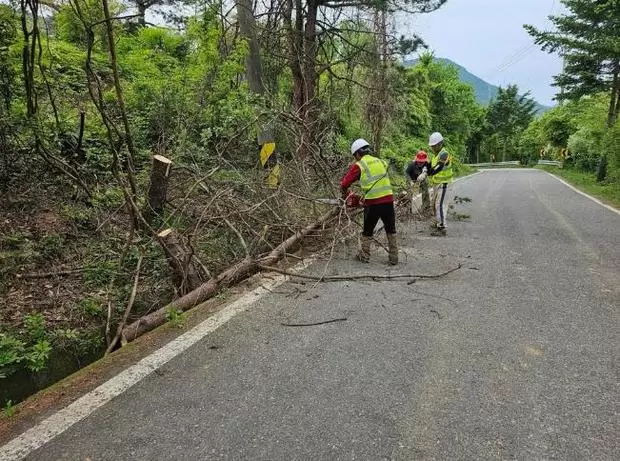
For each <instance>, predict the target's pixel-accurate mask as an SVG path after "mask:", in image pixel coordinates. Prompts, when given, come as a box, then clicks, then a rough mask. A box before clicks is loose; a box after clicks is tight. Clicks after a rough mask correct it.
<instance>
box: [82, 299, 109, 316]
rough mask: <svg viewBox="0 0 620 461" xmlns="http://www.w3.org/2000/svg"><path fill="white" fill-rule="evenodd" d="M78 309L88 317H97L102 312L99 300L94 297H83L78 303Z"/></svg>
mask: <svg viewBox="0 0 620 461" xmlns="http://www.w3.org/2000/svg"><path fill="white" fill-rule="evenodd" d="M78 307H79V310H80V311H81V312H82V313H83V314H84V315H87V316H89V317H99V316H100V315H101V314H102V313H103V307H102V306H101V302H100V301H99V300H98V299H95V298H84V299H82V300H81V301H80V302H79V304H78Z"/></svg>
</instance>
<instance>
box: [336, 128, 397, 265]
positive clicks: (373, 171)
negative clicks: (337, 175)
mask: <svg viewBox="0 0 620 461" xmlns="http://www.w3.org/2000/svg"><path fill="white" fill-rule="evenodd" d="M371 153H372V149H371V147H370V144H368V142H367V141H366V140H364V139H356V140H355V141H354V142H353V144H351V154H353V156H354V157H355V160H356V161H355V163H353V164H352V165H351V168H349V171H348V172H347V174H346V175H345V176H344V177H343V178H342V181H341V182H340V187H341V190H342V197H343V198H344V199H345V200H347V198H348V197H349V195H350V193H349V187H351V185H352V184H353V183H354V182H356V181H359V185H360V189H361V190H362V205H363V207H364V230H363V231H362V236H361V242H360V250H359V254H358V259H359V260H360V261H362V262H369V261H370V244H371V242H372V236H373V234H374V232H375V226H376V225H377V223H378V222H379V219H381V221H382V222H383V227H384V228H385V233H386V234H387V239H388V255H389V257H388V261H389V263H390V264H391V265H396V264H398V243H397V240H396V213H395V212H394V198H393V196H392V184H391V183H390V178H389V177H388V168H387V164H386V162H384V161H383V160H381V159H379V158H377V157H373V156H372V155H371Z"/></svg>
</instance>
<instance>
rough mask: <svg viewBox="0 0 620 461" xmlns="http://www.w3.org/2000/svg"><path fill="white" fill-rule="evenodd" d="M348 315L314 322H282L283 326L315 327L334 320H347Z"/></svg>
mask: <svg viewBox="0 0 620 461" xmlns="http://www.w3.org/2000/svg"><path fill="white" fill-rule="evenodd" d="M346 320H347V318H346V317H342V318H339V319H331V320H324V321H322V322H313V323H280V325H282V326H283V327H313V326H315V325H325V324H326V323H334V322H344V321H346Z"/></svg>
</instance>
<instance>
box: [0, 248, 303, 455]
mask: <svg viewBox="0 0 620 461" xmlns="http://www.w3.org/2000/svg"><path fill="white" fill-rule="evenodd" d="M313 262H314V260H313V259H308V260H305V261H303V262H302V263H300V264H297V265H296V266H295V267H294V268H293V271H301V270H303V269H305V268H306V267H308V266H309V265H310V264H312V263H313ZM288 278H289V277H287V276H280V275H279V276H276V277H274V278H273V279H272V280H266V281H265V282H264V283H263V285H262V286H260V287H258V288H256V289H255V290H252V291H251V292H249V293H247V294H245V295H243V296H242V297H241V298H239V299H238V300H236V301H234V302H233V303H231V304H229V305H228V306H226V307H225V308H224V309H222V310H221V311H219V312H217V313H215V314H214V315H212V316H211V317H209V318H208V319H207V320H205V321H204V322H202V323H200V324H198V325H197V326H195V327H194V328H192V329H191V330H189V331H188V332H187V333H184V334H183V335H181V336H179V337H178V338H176V339H175V340H173V341H171V342H170V343H168V344H166V345H165V346H163V347H162V348H161V349H158V350H157V351H155V352H153V353H152V354H150V355H148V356H147V357H145V358H143V359H142V360H140V361H139V362H138V363H136V364H135V365H132V366H131V367H129V368H127V369H126V370H125V371H123V372H121V373H119V374H118V375H116V376H115V377H113V378H111V379H110V380H109V381H106V382H105V383H103V384H102V385H100V386H99V387H97V388H96V389H94V390H92V391H90V392H89V393H88V394H86V395H84V396H82V397H80V398H79V399H78V400H76V401H75V402H73V403H72V404H70V405H68V406H67V407H65V408H63V409H62V410H59V411H58V412H56V413H54V414H53V415H52V416H50V417H49V418H47V419H45V420H44V421H42V422H41V423H39V424H37V425H36V426H34V427H32V428H31V429H29V430H27V431H26V432H24V433H23V434H21V435H19V436H18V437H16V438H14V439H13V440H11V441H9V442H8V443H7V444H6V445H4V446H2V447H0V460H2V461H15V460H20V459H23V458H25V457H26V456H27V455H28V454H30V453H31V452H33V451H34V450H36V449H38V448H40V447H42V446H43V445H45V444H46V443H48V442H49V441H51V440H52V439H54V438H55V437H57V436H58V435H60V434H62V433H63V432H64V431H66V430H67V429H69V428H70V427H71V426H73V425H74V424H75V423H77V422H79V421H81V420H82V419H84V418H86V417H87V416H88V415H90V414H91V413H93V412H94V411H95V410H97V409H98V408H100V407H102V406H103V405H105V404H106V403H107V402H109V401H110V400H112V399H113V398H114V397H117V396H119V395H120V394H122V393H123V392H125V391H126V390H127V389H129V388H130V387H131V386H133V385H134V384H137V383H138V382H140V381H141V380H142V379H144V378H146V377H147V376H148V375H150V374H151V373H153V372H154V371H155V370H157V369H158V368H160V367H162V366H163V365H165V364H166V363H168V362H169V361H170V360H172V359H173V358H174V357H176V356H178V355H179V354H181V353H182V352H184V351H185V350H187V349H188V348H190V347H191V346H193V345H194V344H196V343H197V342H198V341H200V340H201V339H203V338H204V337H206V336H207V335H209V334H210V333H212V332H214V331H215V330H217V329H218V328H219V327H221V326H222V325H224V324H225V323H226V322H228V321H229V320H230V319H232V318H233V317H235V316H236V315H237V314H240V313H241V312H244V311H245V310H247V309H248V308H249V307H250V306H251V305H252V304H254V303H256V302H257V301H258V300H259V299H261V298H262V297H263V296H264V295H266V294H268V293H269V292H270V291H271V290H272V289H273V288H276V287H277V286H279V285H281V284H283V283H284V282H286V281H287V280H288Z"/></svg>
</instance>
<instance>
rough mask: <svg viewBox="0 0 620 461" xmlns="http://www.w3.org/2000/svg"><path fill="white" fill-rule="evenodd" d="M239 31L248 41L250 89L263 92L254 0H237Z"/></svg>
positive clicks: (247, 64)
mask: <svg viewBox="0 0 620 461" xmlns="http://www.w3.org/2000/svg"><path fill="white" fill-rule="evenodd" d="M237 18H238V21H239V32H240V34H241V36H242V37H243V38H245V39H246V40H247V42H248V55H247V57H246V59H245V68H246V76H247V79H248V86H249V87H250V91H251V92H252V93H255V94H263V92H264V86H263V78H262V72H261V58H260V47H259V45H258V39H257V38H256V20H255V19H254V12H253V10H252V0H237Z"/></svg>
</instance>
